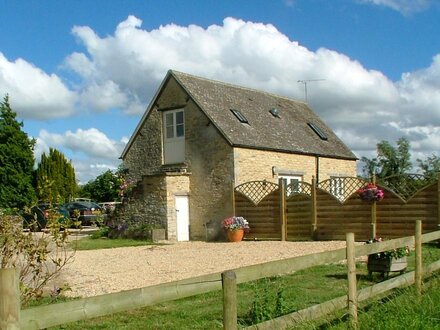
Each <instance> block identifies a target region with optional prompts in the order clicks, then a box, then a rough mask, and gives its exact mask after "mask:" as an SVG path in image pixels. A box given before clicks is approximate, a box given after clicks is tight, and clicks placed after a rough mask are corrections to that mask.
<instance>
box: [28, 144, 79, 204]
mask: <svg viewBox="0 0 440 330" xmlns="http://www.w3.org/2000/svg"><path fill="white" fill-rule="evenodd" d="M36 186H37V195H38V199H39V200H40V201H44V202H49V203H62V202H67V201H69V200H70V199H72V197H74V196H75V194H76V190H77V185H76V179H75V169H74V168H73V166H72V163H71V162H70V161H67V159H66V157H64V155H63V153H62V152H60V151H58V150H56V149H53V148H50V149H49V155H46V153H43V155H41V161H40V163H39V164H38V168H37V171H36Z"/></svg>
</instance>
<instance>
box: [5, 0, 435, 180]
mask: <svg viewBox="0 0 440 330" xmlns="http://www.w3.org/2000/svg"><path fill="white" fill-rule="evenodd" d="M0 8H1V11H0V31H1V33H0V94H1V95H2V96H3V95H5V94H6V93H8V94H9V97H10V102H11V104H12V107H13V109H14V111H16V112H17V113H18V116H19V118H20V119H21V120H23V122H24V129H25V131H26V132H27V133H28V134H29V135H30V136H32V137H35V138H36V139H37V146H36V150H35V156H36V158H37V159H39V157H40V155H41V153H42V152H45V151H47V150H48V148H49V147H54V148H57V149H59V150H61V151H62V152H63V153H64V154H65V155H66V156H67V157H68V158H69V159H72V162H73V165H74V167H75V170H76V173H77V177H78V179H79V180H80V181H81V182H87V181H88V180H90V179H92V178H95V177H96V176H97V175H99V174H100V173H102V172H103V171H105V170H107V169H108V168H110V169H114V168H116V166H117V165H118V163H119V160H118V157H119V156H120V153H121V151H122V149H123V147H124V145H125V143H126V142H127V140H128V138H129V137H130V135H131V133H132V132H133V130H134V128H135V126H136V124H137V123H138V121H139V119H140V117H141V116H142V113H143V111H144V110H145V108H146V107H147V105H148V102H149V101H150V99H151V97H152V95H153V93H154V92H155V90H156V89H157V88H158V86H159V84H160V82H161V80H162V78H163V77H164V76H165V74H166V71H167V70H168V69H176V70H179V71H183V72H187V73H191V74H195V75H199V76H203V77H207V78H211V79H217V80H222V81H227V82H231V83H235V84H239V85H244V86H247V87H251V88H258V89H262V90H266V91H269V92H274V93H277V94H281V95H286V96H289V97H292V98H297V99H304V85H302V84H300V83H298V80H308V79H312V80H313V79H323V80H321V81H316V82H309V83H308V85H307V87H308V101H309V104H310V105H311V107H312V108H313V110H314V111H315V112H317V113H318V114H319V115H320V116H321V117H322V118H323V119H324V120H325V121H326V122H327V123H328V124H329V125H330V126H331V127H332V128H333V129H334V130H335V131H336V133H337V134H338V135H339V136H340V137H341V138H342V140H343V141H344V142H345V143H346V144H347V145H348V146H349V147H351V148H352V150H353V151H354V152H355V153H356V155H357V156H358V157H362V156H368V157H371V156H372V155H374V151H375V145H376V143H377V142H379V141H380V140H384V139H385V140H389V141H392V142H394V141H396V140H397V139H398V138H399V137H401V136H405V137H407V138H408V139H409V140H410V142H411V146H412V150H413V158H414V159H416V158H426V157H427V156H430V155H432V154H433V153H435V154H437V155H438V150H439V149H440V134H439V133H440V128H439V126H440V36H439V31H440V3H439V1H438V0H432V1H430V0H332V1H328V0H272V1H262V0H261V1H258V0H255V1H251V0H247V1H245V0H235V1H232V0H231V1H218V0H217V1H211V0H206V1H189V0H187V1H166V0H163V1H148V0H144V1H134V0H124V1H122V0H121V1H116V0H114V1H104V0H100V1H98V0H96V1H91V0H86V1H85V0H71V1H68V0H64V1H58V0H35V1H34V0H27V1H22V0H14V1H9V0H0Z"/></svg>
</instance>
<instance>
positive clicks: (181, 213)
mask: <svg viewBox="0 0 440 330" xmlns="http://www.w3.org/2000/svg"><path fill="white" fill-rule="evenodd" d="M178 200H179V201H181V202H183V204H179V202H178ZM185 201H186V202H185ZM174 203H175V210H176V240H177V241H178V242H185V241H189V226H190V224H189V195H187V194H185V195H184V194H182V195H181V194H179V195H175V196H174ZM182 205H183V208H182ZM182 221H183V222H184V223H182ZM182 226H185V227H187V228H186V230H182Z"/></svg>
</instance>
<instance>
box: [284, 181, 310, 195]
mask: <svg viewBox="0 0 440 330" xmlns="http://www.w3.org/2000/svg"><path fill="white" fill-rule="evenodd" d="M298 194H302V195H307V196H311V195H312V185H311V184H310V183H307V182H303V181H299V182H292V183H290V184H288V185H287V186H286V197H291V196H294V195H298Z"/></svg>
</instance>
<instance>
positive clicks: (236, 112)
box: [231, 109, 249, 124]
mask: <svg viewBox="0 0 440 330" xmlns="http://www.w3.org/2000/svg"><path fill="white" fill-rule="evenodd" d="M231 112H232V113H233V114H234V116H235V117H237V119H238V120H239V121H240V123H244V124H249V121H248V120H247V118H246V117H245V116H244V115H243V113H242V112H241V111H240V110H237V109H231Z"/></svg>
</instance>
